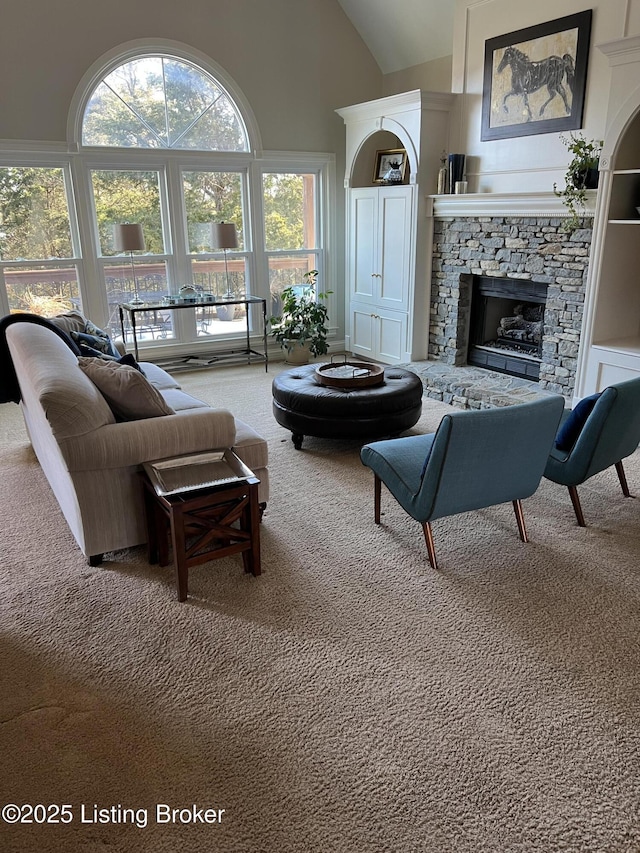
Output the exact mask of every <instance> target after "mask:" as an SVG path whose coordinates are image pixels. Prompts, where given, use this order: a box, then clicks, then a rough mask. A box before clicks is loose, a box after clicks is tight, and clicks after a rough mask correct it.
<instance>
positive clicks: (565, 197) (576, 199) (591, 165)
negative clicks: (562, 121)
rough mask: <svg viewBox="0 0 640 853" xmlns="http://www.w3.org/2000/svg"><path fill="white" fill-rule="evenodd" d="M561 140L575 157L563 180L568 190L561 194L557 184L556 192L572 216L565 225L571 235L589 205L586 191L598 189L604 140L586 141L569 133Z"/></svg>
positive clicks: (582, 137)
mask: <svg viewBox="0 0 640 853" xmlns="http://www.w3.org/2000/svg"><path fill="white" fill-rule="evenodd" d="M560 140H561V141H562V142H563V143H564V144H565V145H566V146H567V148H568V150H569V152H570V153H571V154H573V159H572V160H571V161H570V162H569V166H568V167H567V173H566V175H565V176H564V180H565V188H564V189H563V190H559V189H558V188H557V186H556V184H554V185H553V191H554V193H555V194H556V195H557V196H558V198H561V199H562V202H563V204H564V205H565V207H566V208H567V209H568V211H569V213H570V214H571V216H570V217H569V219H568V220H567V221H566V222H565V223H564V225H563V230H564V231H571V230H572V229H573V228H579V227H580V219H581V217H582V216H584V214H585V210H586V205H587V190H593V189H595V188H596V187H597V186H598V177H599V176H598V162H599V160H600V153H601V152H602V140H597V139H591V140H587V139H585V138H584V136H582V134H573V133H570V134H569V136H568V137H567V136H561V137H560Z"/></svg>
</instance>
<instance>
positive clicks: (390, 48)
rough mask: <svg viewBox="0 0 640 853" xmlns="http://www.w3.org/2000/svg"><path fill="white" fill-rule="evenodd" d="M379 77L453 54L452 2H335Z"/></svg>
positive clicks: (354, 0) (393, 0)
mask: <svg viewBox="0 0 640 853" xmlns="http://www.w3.org/2000/svg"><path fill="white" fill-rule="evenodd" d="M338 2H339V3H340V5H341V6H342V8H343V9H344V11H345V13H346V15H347V16H348V17H349V19H350V20H351V22H352V24H353V25H354V27H355V28H356V29H357V30H358V32H359V33H360V35H361V37H362V40H363V41H364V43H365V44H366V45H367V47H368V48H369V50H370V51H371V53H372V54H373V56H374V58H375V60H376V62H377V63H378V65H379V66H380V70H381V71H382V73H383V74H390V73H392V72H393V71H401V70H402V69H404V68H410V67H411V66H412V65H420V64H422V63H423V62H428V61H429V60H430V59H439V58H440V57H443V56H450V55H451V54H452V53H453V13H454V9H455V5H456V4H455V0H338Z"/></svg>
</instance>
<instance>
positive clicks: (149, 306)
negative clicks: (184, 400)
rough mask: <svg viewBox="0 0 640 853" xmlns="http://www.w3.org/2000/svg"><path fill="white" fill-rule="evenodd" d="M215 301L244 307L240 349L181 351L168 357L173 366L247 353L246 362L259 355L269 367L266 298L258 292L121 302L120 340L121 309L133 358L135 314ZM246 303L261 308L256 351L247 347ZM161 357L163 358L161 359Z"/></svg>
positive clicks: (208, 304)
mask: <svg viewBox="0 0 640 853" xmlns="http://www.w3.org/2000/svg"><path fill="white" fill-rule="evenodd" d="M216 305H244V306H245V309H246V320H247V324H246V346H245V347H244V348H243V349H229V350H220V352H216V353H214V354H213V355H205V354H204V353H203V354H202V355H197V356H194V355H191V356H189V355H185V356H176V357H175V358H172V359H171V361H172V364H173V363H174V362H176V364H174V365H173V366H174V367H180V366H183V367H194V366H197V364H200V366H206V365H211V364H215V363H216V361H219V360H220V359H221V358H227V357H230V356H238V355H245V356H246V357H247V364H251V359H252V357H254V358H257V359H259V360H260V361H264V369H265V370H268V369H269V360H268V356H267V300H266V299H262V298H261V297H259V296H241V297H238V298H237V299H215V298H212V297H209V298H201V297H199V296H196V297H193V298H192V297H189V298H186V297H185V298H179V297H175V298H173V297H172V301H168V300H164V299H162V300H159V301H156V302H122V303H121V304H120V305H118V313H119V315H120V329H121V331H122V340H123V342H125V341H126V337H125V313H126V314H128V316H129V324H130V328H131V333H132V336H133V349H134V353H135V357H136V361H138V360H139V358H138V335H137V327H136V314H142V313H143V312H154V313H156V312H160V311H163V312H167V311H176V310H181V309H183V308H204V307H206V308H215V306H216ZM250 305H259V306H260V307H261V309H262V352H258V351H257V350H254V349H252V348H251V339H250V328H249V306H250ZM163 361H164V360H163Z"/></svg>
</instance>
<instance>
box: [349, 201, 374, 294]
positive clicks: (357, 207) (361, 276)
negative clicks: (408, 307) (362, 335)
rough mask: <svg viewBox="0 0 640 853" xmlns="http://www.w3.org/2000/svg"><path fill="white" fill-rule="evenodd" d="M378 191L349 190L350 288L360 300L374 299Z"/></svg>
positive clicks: (351, 292)
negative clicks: (350, 191)
mask: <svg viewBox="0 0 640 853" xmlns="http://www.w3.org/2000/svg"><path fill="white" fill-rule="evenodd" d="M378 194H379V190H378V189H376V188H375V187H372V188H367V189H360V190H354V191H353V192H352V193H351V214H350V215H351V223H350V227H351V235H350V246H349V287H350V296H351V299H353V300H355V301H357V302H361V303H372V302H373V301H374V299H375V298H376V288H377V279H376V278H375V275H376V271H377V266H378V263H377V248H378V247H377V236H378V235H377V232H378Z"/></svg>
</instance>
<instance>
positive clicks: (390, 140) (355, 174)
mask: <svg viewBox="0 0 640 853" xmlns="http://www.w3.org/2000/svg"><path fill="white" fill-rule="evenodd" d="M394 148H404V149H405V150H406V146H405V145H404V144H403V142H402V140H401V139H400V137H399V136H397V135H396V134H395V133H392V132H391V131H389V130H378V131H375V132H374V133H372V134H371V135H370V136H367V137H366V139H363V140H362V144H361V145H360V147H359V148H358V150H357V151H356V154H355V157H354V158H353V161H352V164H351V174H350V176H349V185H350V186H351V187H371V186H373V185H374V184H375V165H376V154H377V152H378V151H388V150H389V149H394ZM411 174H413V175H414V176H415V165H414V164H412V162H411V157H410V156H409V157H408V163H407V169H406V171H405V177H404V181H403V183H405V184H408V183H410V182H411V181H410V176H411Z"/></svg>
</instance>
